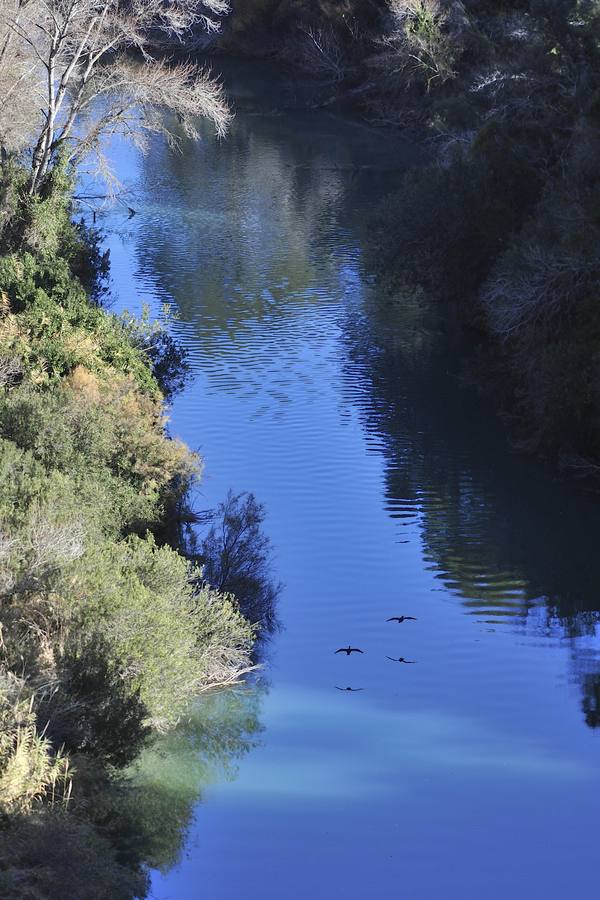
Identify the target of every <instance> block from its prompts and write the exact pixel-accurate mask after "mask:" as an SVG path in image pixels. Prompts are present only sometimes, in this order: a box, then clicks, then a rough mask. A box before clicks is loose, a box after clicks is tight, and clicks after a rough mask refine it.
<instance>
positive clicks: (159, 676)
mask: <svg viewBox="0 0 600 900" xmlns="http://www.w3.org/2000/svg"><path fill="white" fill-rule="evenodd" d="M21 177H23V173H22V172H21V171H18V170H12V171H9V169H7V168H6V167H5V168H4V169H3V171H2V176H1V183H2V185H3V187H4V190H5V193H6V192H10V190H11V188H10V181H11V179H12V180H16V181H17V182H18V180H19V178H21ZM14 189H15V190H18V187H15V188H14ZM15 214H16V215H19V216H20V217H21V216H22V217H24V218H26V219H27V221H26V222H22V223H21V224H22V226H23V227H22V228H20V229H19V231H20V238H19V244H18V248H17V247H15V246H11V245H10V242H9V241H8V240H7V239H6V238H5V240H4V242H3V245H2V253H1V254H0V299H1V302H2V315H1V317H0V381H1V383H0V497H1V501H0V503H1V506H0V520H1V523H2V525H1V533H0V556H1V565H0V597H1V602H2V620H1V645H0V716H1V720H2V735H1V738H0V815H1V822H0V829H1V830H0V894H1V895H2V896H5V897H9V896H10V897H11V898H12V897H14V898H17V897H37V896H43V897H53V896H56V897H58V896H60V897H65V896H78V895H79V894H78V893H77V889H76V884H77V883H79V884H84V883H89V880H90V878H91V874H90V873H91V872H93V873H94V882H95V885H96V886H95V889H94V890H95V893H94V897H99V898H100V897H106V898H109V897H110V898H119V897H123V898H132V897H134V896H140V897H141V896H144V895H145V893H144V892H145V890H146V887H147V883H146V880H147V874H146V869H145V865H144V862H145V855H144V851H143V835H141V836H140V839H139V843H140V848H139V850H138V855H137V856H136V855H135V854H134V855H133V857H132V858H131V860H129V861H128V862H127V863H124V862H122V860H121V857H122V847H121V841H122V835H120V832H119V828H120V827H125V828H126V827H130V828H131V827H134V828H135V827H136V825H135V821H130V822H129V825H128V826H127V823H125V825H124V824H123V821H119V816H120V815H121V814H120V813H119V809H120V807H122V805H123V804H125V805H127V804H126V798H127V794H128V790H130V789H131V790H133V788H128V785H127V780H126V779H125V780H124V779H123V778H122V776H121V775H119V773H120V772H121V771H122V770H123V768H124V767H127V766H129V765H131V764H132V763H133V762H134V760H135V759H136V758H137V757H138V755H139V754H140V752H141V751H142V750H143V749H144V747H146V746H147V745H148V744H149V743H151V742H152V740H153V736H154V735H161V734H165V733H166V732H168V731H170V730H172V729H173V728H174V727H176V726H177V725H178V723H179V721H180V719H181V718H182V717H183V716H184V715H185V714H186V711H187V710H188V709H189V708H190V705H191V703H192V701H193V700H194V699H195V698H197V697H198V696H199V695H200V694H201V693H202V692H204V691H206V690H210V689H212V688H215V687H222V686H224V685H231V684H235V683H237V682H239V681H240V680H241V679H242V678H243V676H244V675H246V674H247V673H248V672H250V671H252V670H253V669H254V668H255V666H256V656H255V643H256V639H257V637H258V631H259V627H260V628H262V629H264V633H266V632H267V631H268V630H269V628H272V627H273V620H274V603H275V597H276V590H275V588H274V587H273V585H272V584H271V582H270V580H269V574H268V560H269V545H268V542H267V540H266V538H264V537H262V536H261V533H260V523H261V522H262V515H263V514H262V510H261V508H260V506H259V504H257V503H256V501H255V500H254V498H252V497H250V498H244V497H234V496H230V497H229V498H228V499H227V501H226V502H225V504H223V506H222V508H221V509H220V510H219V511H217V518H216V520H215V521H214V522H213V525H212V528H211V529H210V531H209V533H208V535H207V536H206V538H205V539H204V541H203V542H201V543H200V544H199V546H198V547H196V548H195V550H194V552H193V553H192V554H191V557H190V556H186V555H183V553H182V552H180V550H179V549H177V544H178V543H179V542H178V541H172V543H173V544H174V545H175V546H171V545H170V544H169V543H165V541H164V539H163V534H164V532H165V531H166V530H169V529H170V531H171V533H173V531H176V530H177V525H176V523H177V521H179V522H181V521H190V520H191V521H193V520H194V515H193V514H192V513H190V511H189V510H188V509H187V506H186V499H187V496H188V492H189V489H190V486H191V484H192V482H193V481H194V480H195V479H196V478H197V477H198V476H199V474H200V470H201V461H200V459H199V458H198V457H197V456H196V455H195V454H194V453H192V452H191V451H190V450H189V449H188V448H187V447H186V446H185V445H183V444H182V443H180V442H179V441H176V440H174V439H171V438H170V437H169V435H168V433H167V431H166V415H165V405H164V403H165V401H164V397H165V395H168V394H169V393H170V390H171V386H172V385H171V381H172V379H170V376H173V377H174V378H175V380H177V379H178V378H179V377H180V368H179V367H178V366H176V365H175V361H176V359H179V361H180V362H182V360H181V359H180V356H179V353H178V350H177V348H176V346H175V345H174V344H173V343H172V341H171V339H170V338H169V336H168V334H167V333H166V332H164V331H161V330H160V329H159V328H158V327H156V326H154V325H152V324H151V323H149V322H148V321H146V320H142V321H136V320H132V319H131V317H130V316H128V315H123V316H116V315H114V314H111V313H108V312H106V311H105V310H103V309H102V308H101V306H99V305H97V304H96V303H95V302H94V300H93V286H94V284H95V285H96V287H98V286H99V283H100V282H101V276H102V273H103V272H104V271H105V270H106V267H107V260H106V258H105V257H104V256H102V255H101V254H99V252H98V249H97V243H96V236H95V235H94V234H93V233H90V232H87V231H85V230H84V229H83V228H82V227H80V226H76V225H73V223H72V221H71V207H70V201H69V190H68V187H67V185H66V184H64V185H63V184H61V185H60V186H57V185H54V186H53V189H52V191H51V192H50V193H49V197H48V199H45V200H36V201H35V203H34V204H33V207H29V208H28V206H27V204H25V203H22V202H19V203H18V204H17V206H16V213H15ZM13 224H14V223H13ZM5 234H6V232H5ZM84 283H87V285H88V290H86V288H85V287H84ZM89 290H91V291H92V296H90V293H88V291H89ZM236 528H237V532H236ZM242 529H243V530H244V533H245V536H246V543H245V544H244V545H242V546H241V547H240V542H239V532H240V530H242ZM228 541H229V544H230V545H231V546H233V545H235V546H236V547H238V553H239V558H238V559H232V557H233V554H232V553H231V552H230V548H228V546H227V542H228ZM257 550H258V551H259V558H258V560H257V564H258V571H257V567H256V566H253V565H251V566H250V569H251V571H252V572H253V573H255V575H254V577H253V578H250V579H249V578H248V577H246V582H245V583H241V581H240V575H239V570H240V568H241V564H242V561H243V562H245V563H247V562H248V557H250V559H251V560H253V554H254V553H255V552H257ZM242 557H243V559H242ZM196 560H201V561H202V563H203V564H205V565H206V568H207V569H209V570H210V578H211V581H212V583H213V584H215V585H216V584H218V586H219V590H217V589H215V588H213V587H212V586H211V584H210V583H209V581H208V580H206V579H205V573H204V572H203V570H202V568H201V567H200V566H199V565H198V564H197V562H196ZM236 564H237V570H238V571H237V576H236ZM225 567H227V570H226V571H225ZM247 570H248V566H247V565H246V566H245V567H244V572H247ZM236 577H237V582H236V583H235V585H233V583H234V581H235V579H236ZM232 585H233V586H235V588H236V590H237V591H238V598H239V600H238V598H236V597H234V595H233V593H232V592H230V586H232ZM267 598H268V600H269V603H270V606H269V603H266V600H267ZM243 611H245V612H246V614H247V616H248V618H246V617H245V615H244V612H243ZM261 612H262V613H263V616H262V620H261ZM100 795H101V796H102V799H100ZM111 797H112V800H111ZM113 801H114V802H113ZM109 812H110V815H109ZM128 816H130V817H131V810H129V812H128ZM121 819H122V815H121ZM109 820H110V821H109ZM63 841H64V846H63V848H62V850H61V849H59V845H60V843H61V842H63ZM54 845H56V846H54ZM51 847H52V848H53V849H51ZM78 854H79V858H78ZM63 866H69V867H74V869H73V870H74V872H76V873H78V874H77V875H73V876H72V877H73V889H72V893H70V894H69V893H68V891H67V892H66V893H65V882H64V880H63V876H62V874H61V871H62V867H63ZM77 878H79V879H80V880H79V882H77ZM53 885H54V886H53Z"/></svg>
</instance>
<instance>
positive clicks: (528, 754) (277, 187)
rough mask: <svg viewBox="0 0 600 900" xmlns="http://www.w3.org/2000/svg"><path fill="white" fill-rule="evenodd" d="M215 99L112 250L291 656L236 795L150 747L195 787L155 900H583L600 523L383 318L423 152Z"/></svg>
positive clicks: (139, 175) (401, 301)
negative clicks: (270, 552)
mask: <svg viewBox="0 0 600 900" xmlns="http://www.w3.org/2000/svg"><path fill="white" fill-rule="evenodd" d="M226 74H227V83H228V85H229V87H230V90H231V92H232V94H233V96H234V99H235V102H236V104H237V117H236V119H235V121H234V124H233V127H232V131H231V134H230V136H229V137H228V138H227V140H226V141H224V142H218V141H216V140H214V139H213V138H212V137H211V136H210V135H209V133H208V132H207V133H206V134H205V135H204V137H203V139H202V141H201V142H199V143H197V144H193V145H189V144H188V145H186V146H185V147H184V151H183V153H182V154H181V155H177V154H176V153H173V152H172V151H170V150H169V149H168V148H167V147H166V146H165V145H164V143H162V142H161V141H160V140H158V139H157V140H156V141H154V142H153V144H152V146H151V148H150V152H149V154H148V156H147V157H146V158H144V159H140V158H138V157H137V156H136V155H135V154H134V153H132V152H131V151H127V152H126V151H124V150H122V149H121V150H119V151H118V152H116V154H115V157H116V161H117V165H118V168H119V174H120V175H121V176H122V177H123V178H124V179H126V180H127V179H129V180H130V182H131V183H132V184H133V185H134V187H135V194H134V196H135V206H136V209H137V215H136V216H135V218H134V219H132V220H131V221H125V219H124V217H122V216H121V215H120V213H119V212H118V211H115V212H114V213H111V216H110V219H109V221H108V223H107V225H108V231H109V237H108V244H109V246H110V250H111V256H112V265H113V278H114V282H115V286H116V288H117V293H118V304H119V305H120V306H125V305H126V306H128V307H129V308H130V309H131V308H136V309H139V307H140V306H141V304H142V303H143V302H148V303H149V304H150V305H151V307H152V308H153V309H154V310H155V311H156V312H158V311H159V310H160V308H161V305H162V304H164V303H168V304H169V305H170V306H171V308H172V309H173V310H174V311H177V312H178V313H179V316H180V318H179V320H178V321H176V322H175V324H174V326H173V328H174V331H175V333H176V334H177V336H178V338H179V339H180V340H181V341H182V342H183V343H184V344H185V345H186V346H187V347H188V349H189V351H190V356H191V361H192V364H193V370H194V379H193V382H192V384H191V385H190V386H189V387H188V388H187V390H186V391H185V392H184V393H183V394H182V395H181V396H180V397H179V398H178V399H177V400H176V402H175V404H174V407H173V411H172V422H171V428H172V431H173V433H174V434H176V435H177V436H179V437H182V438H183V439H185V440H186V441H187V442H188V443H189V444H191V445H192V446H193V447H197V448H198V449H199V450H200V451H201V452H202V454H203V455H204V457H205V461H206V474H205V478H204V481H203V482H202V485H201V486H200V488H199V491H198V496H197V497H196V498H195V503H196V505H197V506H198V507H200V508H206V507H209V506H213V505H215V504H216V503H217V502H219V501H220V500H221V499H223V497H224V495H225V494H226V492H227V489H228V488H232V489H233V490H235V491H241V490H251V491H254V492H255V494H256V495H257V497H258V498H259V499H260V500H261V501H262V502H263V503H264V504H265V506H266V509H267V513H268V519H267V530H268V533H269V535H270V537H271V538H272V540H273V543H274V545H275V547H276V551H277V560H276V563H277V574H278V576H279V577H280V578H281V579H282V580H283V581H284V582H285V589H284V591H283V593H282V595H281V599H280V618H281V621H282V625H283V628H282V630H281V632H280V633H278V634H277V635H276V636H275V638H274V640H273V642H272V644H271V646H270V649H269V652H268V662H267V665H266V667H265V671H264V672H263V682H264V683H263V686H262V687H261V689H260V691H258V688H250V689H249V690H250V695H252V691H256V692H257V693H256V694H255V695H254V698H253V701H252V702H253V703H254V704H255V707H256V708H255V710H254V713H253V715H255V717H256V722H255V723H254V724H253V725H250V723H249V722H248V723H246V725H244V720H242V724H241V727H240V734H239V737H240V739H241V735H242V733H243V731H244V728H245V727H248V731H249V736H248V741H249V746H248V747H247V749H248V752H246V753H243V754H242V755H241V756H239V754H238V753H237V748H236V747H235V746H234V747H232V756H233V757H235V758H236V759H237V762H236V767H235V771H234V772H233V773H231V774H232V775H233V777H231V778H229V780H227V779H223V780H220V779H219V778H218V777H212V776H211V777H210V778H207V779H204V780H202V779H200V780H199V781H198V780H197V781H196V782H195V785H196V786H195V787H194V788H193V790H192V791H191V792H190V791H189V790H188V788H189V783H188V782H186V772H187V770H188V768H189V767H190V766H191V767H193V765H194V763H193V760H192V759H191V757H190V752H191V753H192V757H193V755H194V753H196V752H197V751H198V750H199V749H200V747H201V746H206V742H205V743H203V741H201V742H200V744H199V745H198V746H196V745H194V744H193V742H192V745H191V747H192V749H191V751H190V744H189V742H188V743H186V742H185V741H184V746H183V750H182V747H181V746H180V745H178V742H177V740H175V741H174V742H173V743H171V744H169V742H167V743H166V745H165V748H164V755H163V757H162V758H163V759H164V761H165V766H169V767H171V770H170V771H174V772H177V771H178V766H179V772H180V776H181V778H182V779H183V781H182V785H183V786H182V787H181V790H180V791H179V792H178V790H177V785H176V782H177V779H176V778H175V779H166V781H167V782H169V784H170V786H169V785H167V784H166V782H165V785H164V787H165V790H164V791H163V793H162V796H161V804H162V811H161V804H157V807H156V812H155V815H156V818H157V828H158V829H160V824H161V821H162V820H163V818H164V820H165V821H167V820H168V821H169V822H171V826H170V827H173V822H175V831H177V828H179V835H180V840H182V841H183V843H184V847H183V852H182V853H179V855H178V851H177V850H176V849H171V850H170V851H169V852H168V853H165V854H163V858H162V859H161V860H156V861H154V865H156V866H157V869H156V872H155V875H154V878H153V888H152V890H153V893H152V895H153V896H154V897H155V898H160V900H167V898H170V900H182V898H186V900H187V898H203V900H234V898H237V897H245V898H247V900H283V898H286V900H311V898H315V900H320V898H328V897H330V896H332V895H337V894H340V895H344V896H345V897H346V898H348V900H358V898H364V897H377V898H382V900H392V898H394V900H397V898H406V900H438V898H452V900H454V898H457V900H458V898H460V900H479V898H482V897H485V898H486V900H500V898H502V900H505V898H507V897H509V898H512V900H521V898H534V900H537V898H544V900H558V898H561V900H562V898H565V897H577V898H587V897H594V896H596V884H595V882H596V868H597V866H596V851H597V833H598V826H599V824H600V807H599V804H598V797H599V789H600V758H599V755H600V730H597V726H598V725H599V724H600V656H599V648H598V641H597V639H596V623H597V620H598V609H600V591H599V587H600V557H599V554H598V552H597V537H598V534H599V524H600V523H599V516H598V508H597V504H595V503H593V502H592V501H591V500H588V499H586V498H582V497H578V496H577V495H576V493H575V490H574V488H573V487H564V486H561V485H560V484H558V483H555V482H553V481H552V480H551V478H550V476H549V475H548V474H547V473H545V472H544V471H542V469H541V467H540V466H537V465H535V464H530V463H529V462H527V461H524V460H522V459H520V458H518V457H515V456H513V455H511V454H510V453H509V452H508V450H507V448H506V446H505V444H504V440H503V437H502V432H501V430H500V429H499V428H498V427H497V425H496V424H495V423H494V421H493V419H492V415H491V413H490V411H489V410H487V409H485V408H483V407H482V406H481V405H479V403H478V401H477V400H476V399H475V398H474V397H472V396H471V395H470V394H469V393H468V392H466V391H465V390H464V389H462V388H461V387H460V385H459V380H458V378H457V372H458V369H459V362H458V353H459V351H458V348H457V347H455V346H453V345H452V341H451V339H450V338H449V337H448V336H447V333H448V329H447V328H445V327H444V326H443V323H439V322H438V321H437V319H436V313H435V310H432V309H430V308H429V307H428V304H427V301H426V298H423V297H415V296H399V297H398V298H397V299H396V302H395V303H394V304H393V306H390V304H389V303H388V304H385V303H382V299H381V297H378V295H377V288H376V286H375V284H374V281H373V278H372V276H371V273H370V271H369V263H368V261H366V260H365V240H366V239H367V237H368V235H367V233H366V231H367V225H366V223H367V222H368V215H369V212H370V209H371V207H372V204H373V203H374V202H375V201H376V200H377V199H378V197H380V196H381V195H382V193H383V191H384V190H385V189H386V187H387V188H389V187H390V186H391V185H392V183H393V182H394V181H395V180H396V179H397V178H398V177H399V173H400V172H401V170H402V168H403V166H405V165H406V163H407V161H408V160H409V159H410V158H411V156H414V155H415V153H414V151H412V150H411V148H410V147H408V146H405V145H403V144H402V141H401V140H399V139H398V138H397V137H396V138H392V137H389V136H386V135H385V134H383V133H378V132H375V131H371V130H369V129H367V128H365V127H363V126H362V125H360V124H357V123H352V122H346V121H343V120H341V119H337V118H335V117H334V116H332V115H329V114H325V113H311V114H307V113H295V112H290V111H285V107H286V98H287V97H288V95H287V94H286V91H287V90H291V89H289V88H285V87H281V86H279V87H278V88H277V95H275V94H274V88H273V86H272V79H269V78H268V77H267V76H265V75H264V74H261V73H260V72H259V71H258V70H257V69H256V68H252V67H249V68H247V69H246V70H243V69H241V70H239V71H237V72H235V71H233V72H229V73H226ZM287 105H289V104H287ZM402 614H405V615H413V616H416V617H417V621H407V622H404V623H403V624H398V623H388V622H386V619H387V618H388V617H390V616H394V615H402ZM349 643H350V644H352V645H353V646H358V647H361V648H362V649H363V650H364V651H365V652H364V654H362V655H360V654H353V655H352V656H350V657H347V656H346V655H345V654H337V655H336V654H334V650H335V649H336V648H338V647H340V646H342V645H348V644H349ZM387 657H395V658H396V659H397V658H398V657H404V658H406V659H407V660H414V661H415V664H412V665H405V664H402V663H397V662H393V661H391V660H389V659H388V658H387ZM348 686H350V687H354V688H361V689H362V690H361V691H358V692H356V693H353V692H346V691H339V690H337V689H336V687H342V688H345V687H348ZM240 715H242V719H243V716H244V715H245V713H242V712H240ZM228 716H229V719H227V717H226V718H225V719H224V720H223V725H222V728H223V731H224V733H227V729H231V719H230V716H231V712H229V713H228ZM211 722H212V724H211V728H212V729H213V730H215V729H216V730H217V731H218V730H219V716H218V715H217V716H216V717H215V716H213V717H212V719H211ZM259 728H261V729H262V730H261V731H260V733H258V731H257V729H259ZM225 743H226V742H225ZM234 743H235V742H234ZM225 755H226V754H225ZM152 762H153V761H152V759H150V760H148V759H146V760H145V762H144V761H143V765H146V769H145V772H146V775H145V776H144V775H143V774H142V776H141V777H142V778H143V777H146V778H148V779H149V780H148V782H147V783H148V785H152V784H154V783H155V782H156V780H157V779H158V782H159V783H160V778H159V777H158V775H157V774H156V770H154V772H155V776H152V775H151V774H148V773H152V771H153V768H152ZM155 762H156V760H154V763H155ZM142 768H143V766H142ZM192 780H193V779H192ZM173 782H175V784H174V783H173ZM207 782H208V783H207ZM201 788H203V789H202V790H201ZM149 790H150V787H149ZM200 790H201V794H202V797H201V800H200V801H198V804H197V806H196V809H195V812H194V815H193V817H192V818H190V814H191V803H192V801H193V798H194V796H196V795H197V794H198V793H199V792H200ZM186 792H187V793H186ZM182 793H183V794H184V795H185V801H184V802H183V806H182V807H178V806H177V804H178V803H181V795H182ZM170 796H171V797H172V800H170V799H169V797H170ZM170 803H172V808H173V810H174V813H173V816H172V817H171V819H169V815H168V810H169V806H170ZM186 804H187V805H186ZM184 807H185V808H184ZM183 808H184V809H183ZM181 809H183V812H181ZM178 810H179V811H178ZM178 816H179V818H178ZM176 843H177V842H176V841H175V844H176ZM150 862H152V860H151V861H150ZM158 867H159V868H158Z"/></svg>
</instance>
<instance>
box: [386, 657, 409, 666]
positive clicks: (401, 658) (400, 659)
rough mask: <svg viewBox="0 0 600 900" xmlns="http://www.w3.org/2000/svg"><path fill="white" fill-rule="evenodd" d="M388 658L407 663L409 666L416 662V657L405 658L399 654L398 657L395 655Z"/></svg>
mask: <svg viewBox="0 0 600 900" xmlns="http://www.w3.org/2000/svg"><path fill="white" fill-rule="evenodd" d="M386 659H391V661H392V662H399V663H406V665H407V666H410V665H413V663H416V659H404V657H403V656H399V657H398V659H396V657H395V656H386Z"/></svg>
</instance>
